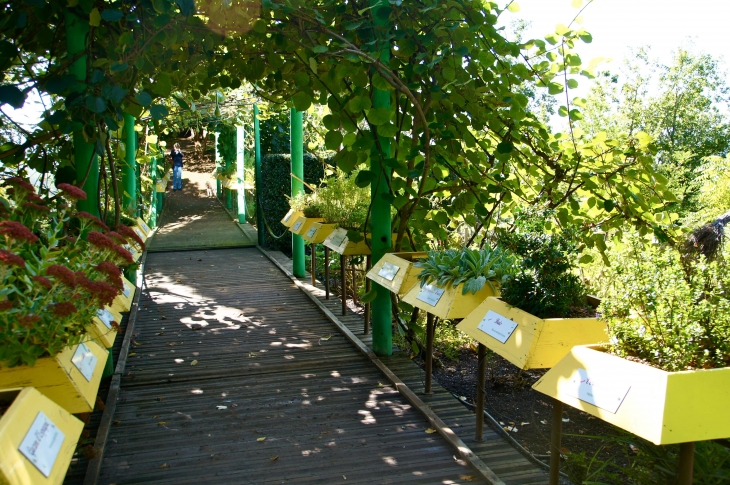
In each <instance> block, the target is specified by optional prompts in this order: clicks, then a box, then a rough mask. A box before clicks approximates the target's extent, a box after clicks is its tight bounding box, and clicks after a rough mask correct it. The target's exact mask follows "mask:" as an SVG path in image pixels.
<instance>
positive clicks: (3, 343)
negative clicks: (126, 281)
mask: <svg viewBox="0 0 730 485" xmlns="http://www.w3.org/2000/svg"><path fill="white" fill-rule="evenodd" d="M6 183H7V184H9V185H10V186H11V189H12V190H11V198H10V200H9V201H7V205H6V204H0V207H2V209H0V210H1V211H2V214H0V283H1V284H0V336H1V338H0V388H9V387H25V386H29V385H31V386H34V387H36V388H37V389H38V390H39V391H40V392H41V393H43V394H45V395H46V396H48V397H49V398H51V399H52V400H54V401H55V402H57V403H58V404H60V405H61V406H62V407H64V408H65V409H66V410H68V411H69V412H72V413H79V412H88V411H91V410H92V409H93V407H94V403H95V401H96V391H97V389H98V386H99V381H100V379H101V371H102V369H103V367H104V364H105V362H106V360H107V356H108V352H107V350H106V349H105V348H104V347H103V346H102V345H100V344H99V343H98V342H96V341H94V340H93V339H92V338H91V337H90V335H89V331H90V330H91V329H90V327H91V326H92V321H93V318H94V317H95V316H96V315H97V311H98V310H100V309H102V308H104V306H105V305H110V304H112V302H113V300H114V298H115V297H116V296H117V295H118V294H119V293H120V291H121V290H122V288H123V283H122V277H121V271H120V269H119V265H126V264H131V263H132V262H133V258H132V255H131V254H130V253H129V252H128V251H127V250H125V249H124V248H123V247H121V246H120V244H117V242H115V238H118V239H119V242H126V239H125V238H124V237H123V236H121V235H120V234H118V233H113V232H111V231H110V232H106V231H107V230H108V228H107V227H106V226H105V225H104V223H103V222H102V221H100V220H99V219H98V218H96V217H94V216H92V215H90V214H87V213H75V214H74V213H73V205H74V204H75V202H76V200H78V199H82V198H84V197H85V196H86V194H84V192H83V191H82V190H80V189H79V188H77V187H74V186H71V185H67V184H59V185H58V188H59V189H60V193H59V197H57V198H56V199H55V200H54V201H53V202H52V203H51V204H46V203H45V202H44V201H43V199H41V198H40V197H39V196H38V195H37V194H36V193H35V190H34V188H33V186H32V185H30V184H29V183H27V182H26V181H24V180H22V179H17V178H16V179H9V180H8V181H6ZM0 202H1V201H0ZM74 226H75V229H74ZM95 229H98V230H95ZM112 234H116V236H112Z"/></svg>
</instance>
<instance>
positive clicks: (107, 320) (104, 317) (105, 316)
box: [96, 308, 114, 330]
mask: <svg viewBox="0 0 730 485" xmlns="http://www.w3.org/2000/svg"><path fill="white" fill-rule="evenodd" d="M96 316H97V317H99V320H101V323H103V324H104V326H105V327H106V328H108V329H109V330H111V329H112V322H113V321H114V315H112V312H110V311H109V310H108V309H106V308H104V309H103V310H97V311H96Z"/></svg>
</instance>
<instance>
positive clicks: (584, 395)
mask: <svg viewBox="0 0 730 485" xmlns="http://www.w3.org/2000/svg"><path fill="white" fill-rule="evenodd" d="M630 389H631V386H630V385H627V384H623V383H616V382H605V381H603V380H601V379H600V378H599V379H596V378H595V377H594V376H591V375H589V373H588V371H587V370H585V369H577V370H575V371H574V372H573V375H572V376H571V378H570V383H569V384H568V385H567V390H566V392H567V394H569V395H571V396H573V397H577V398H578V399H580V400H581V401H585V402H587V403H589V404H593V405H594V406H596V407H598V408H601V409H605V410H606V411H608V412H610V413H613V414H616V411H618V408H619V406H621V403H622V402H624V399H625V398H626V395H627V394H628V393H629V390H630Z"/></svg>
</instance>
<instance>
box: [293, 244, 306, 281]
mask: <svg viewBox="0 0 730 485" xmlns="http://www.w3.org/2000/svg"><path fill="white" fill-rule="evenodd" d="M291 253H292V254H291V260H292V264H293V268H292V269H293V270H294V276H296V277H297V278H304V277H305V276H307V272H306V270H305V269H304V267H305V264H304V239H302V236H300V235H298V234H292V236H291Z"/></svg>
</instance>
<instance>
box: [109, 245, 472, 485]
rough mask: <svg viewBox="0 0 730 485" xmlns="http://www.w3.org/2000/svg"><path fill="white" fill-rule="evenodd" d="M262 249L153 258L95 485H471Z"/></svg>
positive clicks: (464, 470) (468, 475)
mask: <svg viewBox="0 0 730 485" xmlns="http://www.w3.org/2000/svg"><path fill="white" fill-rule="evenodd" d="M428 428H429V425H428V422H427V421H426V420H425V419H424V418H423V417H422V416H421V415H420V414H419V413H417V412H416V411H415V410H414V409H412V407H411V405H410V404H408V402H407V401H406V400H405V399H403V397H401V395H400V394H399V393H398V392H397V391H396V390H395V389H394V388H393V387H391V386H390V385H388V383H387V381H386V380H385V379H384V377H383V375H382V374H381V373H380V372H378V370H377V369H375V368H374V367H373V366H372V365H371V364H370V362H369V361H368V360H367V358H365V357H364V356H363V355H362V354H360V353H359V352H358V351H357V350H356V349H355V348H354V347H353V345H352V344H351V343H350V342H348V341H347V340H346V339H345V338H344V337H343V336H342V335H341V334H340V333H339V332H338V329H337V327H336V326H335V325H334V324H332V323H331V322H329V321H328V320H326V319H325V318H323V315H322V313H321V311H320V310H319V309H318V308H317V307H316V306H315V305H314V304H313V303H312V302H311V301H310V300H309V299H308V298H307V296H306V295H305V294H303V293H302V292H301V291H300V290H299V289H298V288H297V287H296V286H295V285H294V284H292V282H291V280H289V279H288V278H287V277H286V276H285V275H284V274H282V273H281V272H280V271H279V270H278V269H277V268H276V267H275V266H274V265H273V264H272V263H271V262H270V261H269V260H268V259H266V258H265V257H264V256H263V255H262V254H261V253H260V252H259V251H258V250H256V249H227V250H208V251H205V250H201V251H185V252H166V253H159V254H155V253H153V254H148V256H147V262H146V268H145V277H144V287H143V293H142V295H141V299H140V302H139V309H138V312H137V317H136V321H135V323H134V340H133V343H132V346H131V348H130V353H129V356H128V359H127V364H126V368H125V372H124V375H123V377H122V381H121V389H120V392H119V400H118V402H117V405H116V412H115V415H114V421H113V425H112V427H111V431H110V433H109V436H108V440H107V443H106V450H105V453H104V459H103V462H102V468H101V474H100V477H99V481H98V483H103V484H111V483H119V484H121V483H141V482H153V483H176V484H178V483H180V484H182V483H345V482H347V483H352V482H355V483H430V484H433V483H444V484H446V483H449V484H451V483H465V482H469V481H471V480H472V476H473V475H472V472H471V469H469V468H468V467H466V466H464V465H463V464H460V463H459V460H455V458H454V454H455V453H454V451H453V450H452V449H451V448H450V447H448V446H447V444H446V442H445V441H444V440H443V439H442V438H441V437H440V436H439V435H438V434H435V433H433V434H431V433H428V432H427V429H428Z"/></svg>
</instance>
